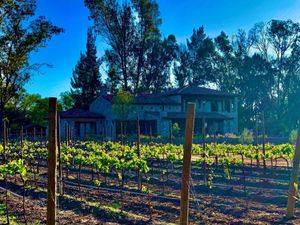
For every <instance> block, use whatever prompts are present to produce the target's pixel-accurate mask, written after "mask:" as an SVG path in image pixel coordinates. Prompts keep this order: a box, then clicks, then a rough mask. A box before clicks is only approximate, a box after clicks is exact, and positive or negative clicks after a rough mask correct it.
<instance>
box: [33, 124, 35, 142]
mask: <svg viewBox="0 0 300 225" xmlns="http://www.w3.org/2000/svg"><path fill="white" fill-rule="evenodd" d="M33 141H35V127H33Z"/></svg>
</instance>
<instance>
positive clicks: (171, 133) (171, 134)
mask: <svg viewBox="0 0 300 225" xmlns="http://www.w3.org/2000/svg"><path fill="white" fill-rule="evenodd" d="M169 133H170V144H172V142H173V141H172V136H173V132H172V121H171V123H170V131H169Z"/></svg>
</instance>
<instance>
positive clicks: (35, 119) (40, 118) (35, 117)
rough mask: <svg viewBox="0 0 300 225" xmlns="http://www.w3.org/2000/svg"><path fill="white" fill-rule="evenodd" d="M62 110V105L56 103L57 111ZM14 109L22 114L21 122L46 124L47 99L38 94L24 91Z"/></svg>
mask: <svg viewBox="0 0 300 225" xmlns="http://www.w3.org/2000/svg"><path fill="white" fill-rule="evenodd" d="M61 110H62V105H61V104H60V103H59V104H58V111H61ZM15 111H19V112H21V113H22V115H24V120H23V123H33V124H38V125H41V126H46V125H47V120H46V119H45V118H46V117H47V114H48V112H49V99H48V98H42V97H41V95H39V94H28V93H24V94H23V95H22V96H21V97H20V100H19V102H18V104H17V105H16V108H15Z"/></svg>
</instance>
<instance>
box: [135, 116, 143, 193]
mask: <svg viewBox="0 0 300 225" xmlns="http://www.w3.org/2000/svg"><path fill="white" fill-rule="evenodd" d="M136 128H137V129H136V131H137V132H136V133H137V141H136V148H137V154H138V157H139V159H140V158H141V152H140V142H141V138H140V120H139V117H138V118H137V121H136ZM137 173H138V174H137V175H138V190H142V179H141V172H140V170H139V169H138V171H137Z"/></svg>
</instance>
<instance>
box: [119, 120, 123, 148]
mask: <svg viewBox="0 0 300 225" xmlns="http://www.w3.org/2000/svg"><path fill="white" fill-rule="evenodd" d="M120 126H121V145H123V122H122V121H121V124H120Z"/></svg>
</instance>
